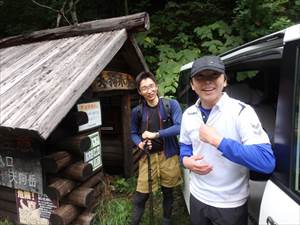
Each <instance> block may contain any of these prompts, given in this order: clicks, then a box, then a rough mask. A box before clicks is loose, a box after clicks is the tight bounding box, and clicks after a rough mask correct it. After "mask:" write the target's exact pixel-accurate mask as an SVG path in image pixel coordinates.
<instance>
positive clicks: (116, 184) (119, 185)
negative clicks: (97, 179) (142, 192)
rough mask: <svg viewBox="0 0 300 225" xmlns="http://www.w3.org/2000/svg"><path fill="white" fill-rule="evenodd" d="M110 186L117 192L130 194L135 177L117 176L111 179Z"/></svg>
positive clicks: (133, 188) (133, 189)
mask: <svg viewBox="0 0 300 225" xmlns="http://www.w3.org/2000/svg"><path fill="white" fill-rule="evenodd" d="M111 186H112V187H113V190H114V191H115V192H117V193H123V194H132V193H133V192H134V191H135V186H136V178H135V177H131V178H129V179H127V180H126V179H125V178H122V177H121V178H120V177H118V178H116V179H114V180H112V181H111Z"/></svg>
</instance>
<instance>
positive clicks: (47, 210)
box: [16, 190, 58, 225]
mask: <svg viewBox="0 0 300 225" xmlns="http://www.w3.org/2000/svg"><path fill="white" fill-rule="evenodd" d="M16 203H17V213H18V217H19V223H20V224H27V225H35V224H39V225H48V224H49V218H50V215H51V212H52V211H53V210H54V209H56V208H57V207H58V204H57V203H54V202H52V201H51V200H50V199H49V198H48V196H47V195H45V194H37V193H33V192H28V191H22V190H16Z"/></svg>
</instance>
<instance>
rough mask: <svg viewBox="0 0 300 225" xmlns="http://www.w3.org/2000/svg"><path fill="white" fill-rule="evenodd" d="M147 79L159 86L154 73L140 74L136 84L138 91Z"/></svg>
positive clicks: (144, 72) (145, 72)
mask: <svg viewBox="0 0 300 225" xmlns="http://www.w3.org/2000/svg"><path fill="white" fill-rule="evenodd" d="M147 78H149V79H151V80H153V82H154V83H155V84H157V82H156V79H155V76H154V74H153V73H151V72H149V71H143V72H141V73H139V74H138V75H137V77H136V78H135V84H136V88H137V89H138V90H140V85H141V82H142V80H144V79H147Z"/></svg>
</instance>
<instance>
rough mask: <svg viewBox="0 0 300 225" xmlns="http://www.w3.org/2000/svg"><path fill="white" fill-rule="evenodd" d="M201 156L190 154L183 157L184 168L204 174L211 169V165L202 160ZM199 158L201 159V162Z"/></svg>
mask: <svg viewBox="0 0 300 225" xmlns="http://www.w3.org/2000/svg"><path fill="white" fill-rule="evenodd" d="M203 158H204V157H203V156H199V155H192V156H190V157H184V158H183V160H182V162H183V165H184V167H185V168H187V169H189V170H191V171H193V172H194V173H197V174H199V175H206V174H208V173H209V172H210V171H212V169H213V167H212V166H211V165H209V164H208V163H206V162H205V161H204V160H203ZM200 160H203V161H202V162H201V161H200Z"/></svg>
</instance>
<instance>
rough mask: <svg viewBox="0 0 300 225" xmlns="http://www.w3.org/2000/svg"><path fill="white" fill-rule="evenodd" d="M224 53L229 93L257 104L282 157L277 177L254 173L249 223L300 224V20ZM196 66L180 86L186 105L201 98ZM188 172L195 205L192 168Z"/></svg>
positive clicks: (183, 74) (180, 96) (186, 192)
mask: <svg viewBox="0 0 300 225" xmlns="http://www.w3.org/2000/svg"><path fill="white" fill-rule="evenodd" d="M220 56H221V58H222V60H223V61H224V63H225V66H226V74H227V76H228V77H229V79H228V84H229V85H228V87H227V88H226V90H225V91H226V92H227V93H228V94H229V96H232V97H234V98H237V99H240V100H242V101H244V102H246V103H248V104H250V105H252V106H253V108H254V109H255V110H256V112H257V114H258V116H259V118H260V120H261V122H262V125H263V128H264V129H265V130H266V132H267V133H268V135H269V137H270V140H271V142H272V146H273V149H274V154H275V156H276V169H275V171H274V173H273V174H272V175H269V176H266V175H263V174H258V173H253V172H251V173H250V174H251V176H250V177H251V180H250V198H249V224H248V225H257V224H260V225H263V224H267V225H300V24H298V25H294V26H291V27H288V28H286V29H285V30H282V31H279V32H276V33H273V34H270V35H268V36H265V37H262V38H259V39H257V40H254V41H252V42H249V43H246V44H244V45H242V46H240V47H237V48H235V49H232V50H230V51H228V52H226V53H224V54H222V55H220ZM191 66H192V62H191V63H189V64H186V65H184V66H182V68H181V73H180V77H179V85H178V89H177V99H178V100H179V102H180V103H181V104H183V105H185V106H189V105H191V104H194V102H195V101H196V95H195V94H194V92H193V91H192V90H191V89H190V87H189V74H190V69H191ZM184 175H185V185H184V196H185V200H186V203H187V206H188V207H189V172H188V171H187V170H185V171H184Z"/></svg>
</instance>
